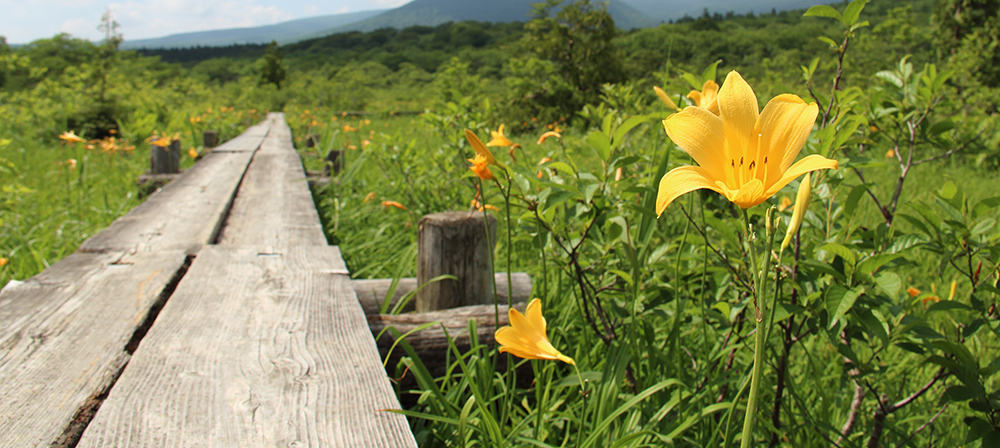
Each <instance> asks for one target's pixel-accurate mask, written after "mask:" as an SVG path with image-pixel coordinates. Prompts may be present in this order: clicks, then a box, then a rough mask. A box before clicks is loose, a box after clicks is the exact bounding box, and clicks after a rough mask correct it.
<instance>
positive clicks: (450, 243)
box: [416, 211, 497, 313]
mask: <svg viewBox="0 0 1000 448" xmlns="http://www.w3.org/2000/svg"><path fill="white" fill-rule="evenodd" d="M486 216H489V221H488V222H489V238H488V239H487V238H486V235H485V234H486V226H485V225H484V223H483V219H484V218H483V213H482V212H468V211H464V212H442V213H434V214H431V215H426V216H424V217H423V218H421V219H420V225H419V227H418V230H417V285H418V287H420V286H422V285H425V284H426V286H424V287H423V289H421V290H420V291H419V292H417V297H416V301H417V305H416V308H417V312H418V313H423V312H427V311H435V310H442V309H447V308H455V307H459V306H466V305H484V304H490V303H493V274H492V273H491V272H490V255H491V252H492V251H493V245H494V244H495V243H496V232H497V220H496V218H494V217H493V216H491V215H486ZM445 274H450V275H454V276H456V277H458V280H457V281H456V280H441V281H437V282H433V283H430V284H427V282H428V281H429V280H431V279H432V278H434V277H437V276H439V275H445Z"/></svg>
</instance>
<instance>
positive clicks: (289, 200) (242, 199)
mask: <svg viewBox="0 0 1000 448" xmlns="http://www.w3.org/2000/svg"><path fill="white" fill-rule="evenodd" d="M272 116H273V117H272V118H273V121H272V125H271V130H270V132H269V133H268V136H267V138H266V139H265V140H264V143H263V144H261V147H260V149H259V150H258V151H257V153H256V154H254V158H253V161H252V162H250V167H249V168H247V172H246V175H245V176H244V177H243V181H242V182H241V183H240V188H239V192H238V193H237V194H236V199H235V200H234V201H233V207H232V209H231V210H230V212H229V218H228V219H227V221H226V226H225V228H224V229H223V230H222V234H221V235H220V237H219V245H222V246H255V247H275V248H277V247H291V246H296V245H299V246H301V245H307V246H325V245H326V244H327V241H326V236H325V235H324V233H323V226H322V225H321V224H320V221H319V214H318V213H317V212H316V205H315V204H314V203H313V198H312V193H311V192H310V191H309V186H308V184H307V183H306V180H305V171H304V170H303V169H302V160H301V158H300V157H299V155H298V153H296V152H295V149H294V148H293V147H292V134H291V131H290V130H289V128H288V125H287V124H285V120H284V116H283V115H282V114H272Z"/></svg>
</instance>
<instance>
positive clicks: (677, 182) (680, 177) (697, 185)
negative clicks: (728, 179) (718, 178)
mask: <svg viewBox="0 0 1000 448" xmlns="http://www.w3.org/2000/svg"><path fill="white" fill-rule="evenodd" d="M702 188H708V189H710V190H713V191H716V192H718V193H721V194H723V195H725V193H724V192H723V191H722V190H721V189H720V188H719V186H718V185H716V182H715V181H714V180H712V179H711V178H710V177H709V176H707V175H706V173H705V170H704V169H703V168H702V167H700V166H681V167H677V168H674V169H672V170H670V172H668V173H667V174H664V175H663V178H661V179H660V188H659V190H658V191H657V193H656V216H660V215H662V214H663V211H664V210H666V209H667V206H668V205H670V203H671V202H674V199H677V197H678V196H680V195H682V194H684V193H687V192H690V191H694V190H700V189H702Z"/></svg>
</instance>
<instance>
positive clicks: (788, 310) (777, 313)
mask: <svg viewBox="0 0 1000 448" xmlns="http://www.w3.org/2000/svg"><path fill="white" fill-rule="evenodd" d="M803 310H805V308H802V307H801V306H798V305H792V304H791V303H784V302H778V303H777V304H776V305H775V308H774V321H775V322H781V321H783V320H785V319H788V318H789V317H792V316H793V315H795V314H796V313H801V312H802V311H803Z"/></svg>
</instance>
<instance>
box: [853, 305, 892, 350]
mask: <svg viewBox="0 0 1000 448" xmlns="http://www.w3.org/2000/svg"><path fill="white" fill-rule="evenodd" d="M876 312H878V310H867V309H866V310H862V311H859V312H858V318H859V319H860V320H861V322H862V323H863V324H865V327H866V328H868V331H869V332H870V333H871V334H872V335H873V336H875V337H877V338H879V339H880V340H881V341H882V345H883V346H888V345H889V324H888V323H886V321H885V318H884V317H882V313H879V314H878V315H876V314H875V313H876Z"/></svg>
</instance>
